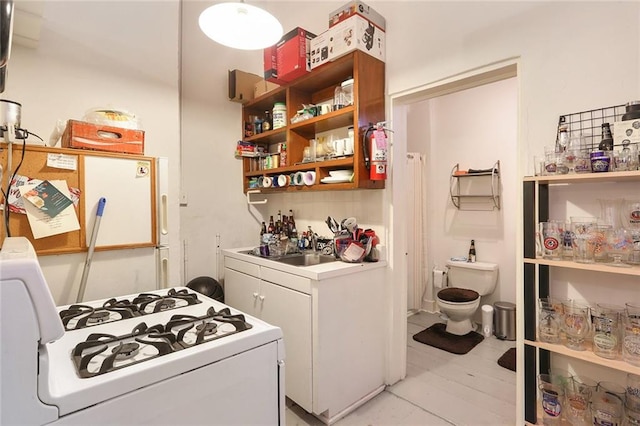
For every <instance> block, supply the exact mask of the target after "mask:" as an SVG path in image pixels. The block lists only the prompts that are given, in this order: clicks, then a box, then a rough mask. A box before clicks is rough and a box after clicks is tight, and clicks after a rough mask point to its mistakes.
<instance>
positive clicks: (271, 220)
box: [267, 216, 276, 234]
mask: <svg viewBox="0 0 640 426" xmlns="http://www.w3.org/2000/svg"><path fill="white" fill-rule="evenodd" d="M275 230H276V226H275V225H274V223H273V216H270V217H269V227H268V228H267V232H269V234H273V233H274V232H275Z"/></svg>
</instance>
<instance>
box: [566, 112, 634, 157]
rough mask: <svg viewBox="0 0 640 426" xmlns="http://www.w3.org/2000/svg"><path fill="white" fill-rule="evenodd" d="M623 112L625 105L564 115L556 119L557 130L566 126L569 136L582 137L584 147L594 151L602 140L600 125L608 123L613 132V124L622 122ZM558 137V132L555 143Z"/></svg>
mask: <svg viewBox="0 0 640 426" xmlns="http://www.w3.org/2000/svg"><path fill="white" fill-rule="evenodd" d="M625 112H626V107H625V105H614V106H610V107H606V108H598V109H592V110H588V111H581V112H574V113H571V114H564V115H561V116H560V118H559V119H558V129H559V128H560V126H561V125H563V124H564V125H566V126H567V127H568V131H569V133H570V135H571V136H579V135H582V137H583V139H584V142H585V145H586V146H587V147H589V149H590V150H595V149H597V148H598V144H599V143H600V141H601V140H602V124H603V123H609V124H610V125H611V131H612V132H613V131H614V130H613V127H614V126H613V123H615V122H616V121H622V115H623V114H624V113H625ZM559 135H560V131H559V130H558V133H557V135H556V142H557V141H558V137H559ZM615 146H619V145H615Z"/></svg>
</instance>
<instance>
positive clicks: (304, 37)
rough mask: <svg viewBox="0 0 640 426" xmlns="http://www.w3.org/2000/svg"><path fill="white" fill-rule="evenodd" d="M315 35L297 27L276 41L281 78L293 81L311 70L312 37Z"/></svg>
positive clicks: (278, 68)
mask: <svg viewBox="0 0 640 426" xmlns="http://www.w3.org/2000/svg"><path fill="white" fill-rule="evenodd" d="M314 37H315V34H312V33H310V32H308V31H307V30H305V29H303V28H300V27H297V28H294V29H293V30H291V31H289V32H288V33H287V34H285V35H284V36H283V37H282V38H281V39H280V41H279V42H278V43H276V49H277V55H276V56H277V61H278V64H277V70H278V79H279V80H283V81H286V82H291V81H293V80H295V79H296V78H298V77H302V76H303V75H305V74H306V73H308V72H309V71H311V68H310V66H309V52H310V49H311V39H312V38H314Z"/></svg>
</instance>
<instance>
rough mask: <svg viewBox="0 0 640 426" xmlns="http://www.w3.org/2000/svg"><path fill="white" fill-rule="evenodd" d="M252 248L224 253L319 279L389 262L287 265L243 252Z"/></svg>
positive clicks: (383, 265)
mask: <svg viewBox="0 0 640 426" xmlns="http://www.w3.org/2000/svg"><path fill="white" fill-rule="evenodd" d="M250 250H253V247H241V248H233V249H224V250H222V254H223V255H224V256H227V257H231V258H234V259H238V260H242V261H245V262H249V263H253V264H255V265H260V266H264V267H267V268H271V269H276V270H278V271H282V272H286V273H289V274H293V275H298V276H301V277H305V278H310V279H312V280H317V281H319V280H324V279H328V278H333V277H338V276H341V275H348V274H356V273H358V272H363V271H367V270H370V269H382V268H386V267H387V262H386V261H385V260H380V261H378V262H362V263H347V262H342V261H340V260H336V261H335V262H327V263H321V264H319V265H312V266H294V265H287V264H286V263H282V262H277V261H275V260H270V259H267V258H264V257H260V256H254V255H252V254H245V253H241V252H246V251H250Z"/></svg>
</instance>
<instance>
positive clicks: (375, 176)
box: [362, 121, 388, 180]
mask: <svg viewBox="0 0 640 426" xmlns="http://www.w3.org/2000/svg"><path fill="white" fill-rule="evenodd" d="M362 151H363V152H364V164H365V166H366V167H367V170H369V179H371V180H385V179H386V178H387V152H388V143H387V129H386V128H385V127H384V122H383V121H382V122H380V123H376V125H375V126H374V125H369V127H368V128H367V130H365V132H364V134H363V136H362Z"/></svg>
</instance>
